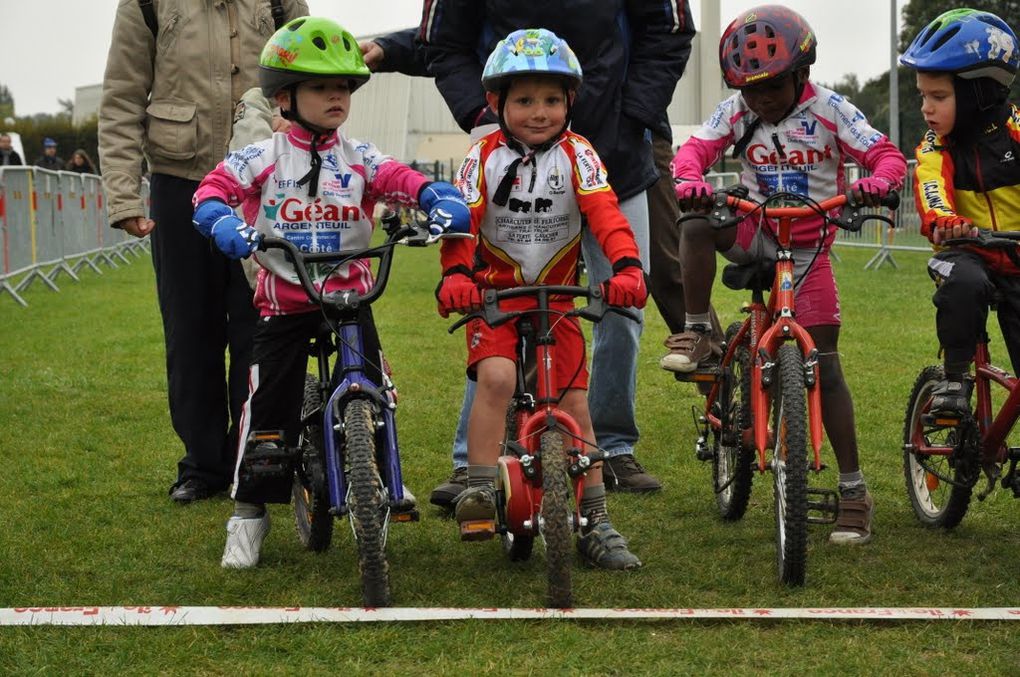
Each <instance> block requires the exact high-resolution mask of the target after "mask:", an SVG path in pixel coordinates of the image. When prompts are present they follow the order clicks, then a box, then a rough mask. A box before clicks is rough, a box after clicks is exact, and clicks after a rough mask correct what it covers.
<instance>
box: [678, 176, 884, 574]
mask: <svg viewBox="0 0 1020 677" xmlns="http://www.w3.org/2000/svg"><path fill="white" fill-rule="evenodd" d="M746 197H747V189H746V188H744V187H743V186H737V187H734V188H729V189H726V190H723V191H720V192H718V193H716V194H715V199H714V203H713V208H712V210H711V212H710V213H709V214H708V215H707V218H708V219H709V221H710V222H711V223H712V225H713V226H714V227H716V228H730V227H734V226H736V225H737V224H739V223H740V222H741V221H742V220H743V219H745V218H747V217H748V216H750V215H756V216H760V217H761V218H762V219H763V221H762V223H763V224H768V223H769V221H766V220H765V219H774V220H776V227H775V232H774V233H771V236H772V237H773V238H774V240H775V243H776V257H775V260H774V261H755V262H753V263H751V264H730V265H727V266H726V268H725V269H724V270H723V275H722V280H723V283H724V284H725V285H726V286H727V287H729V288H731V289H736V290H749V291H750V292H751V302H750V304H745V306H744V307H743V309H742V310H743V312H745V313H746V314H747V318H746V319H745V320H744V321H743V322H735V323H733V324H732V325H730V327H729V328H728V329H727V330H726V334H725V342H724V346H725V353H724V355H723V358H722V361H721V362H720V365H719V366H718V367H717V368H708V369H699V370H698V371H696V372H693V373H691V374H689V375H688V376H687V379H686V380H692V381H696V382H701V383H704V384H706V385H708V384H710V386H711V387H710V390H709V392H708V395H707V397H706V401H705V409H704V413H703V414H702V415H700V416H699V417H698V427H699V438H698V442H697V456H698V458H699V459H700V460H705V461H707V460H711V461H712V480H713V487H714V489H715V495H716V503H717V506H718V509H719V513H720V515H721V516H722V518H723V519H725V520H738V519H740V518H741V517H743V516H744V512H745V511H746V509H747V503H748V500H749V499H750V496H751V483H752V478H753V473H754V468H755V467H757V469H758V472H759V473H764V472H765V471H767V470H768V471H771V472H772V480H773V493H774V497H775V517H776V565H777V569H778V574H779V579H780V581H782V582H783V583H786V584H789V585H803V583H804V577H805V570H806V566H807V525H808V523H832V522H834V521H835V516H836V512H837V509H838V505H839V504H838V501H839V499H838V496H837V494H836V492H834V491H832V490H830V489H819V488H811V487H809V486H808V470H811V471H812V472H815V473H817V472H820V471H821V470H823V469H824V467H825V466H824V464H823V463H822V460H821V448H822V434H823V429H822V404H821V388H820V387H819V371H818V350H817V349H816V348H815V344H814V341H813V340H812V338H811V335H810V334H809V333H808V332H807V330H806V329H804V328H803V327H802V326H801V325H800V324H798V323H797V320H796V312H795V307H794V292H795V283H794V262H793V251H792V249H791V246H792V225H793V222H794V221H795V220H797V219H803V218H809V217H816V216H819V215H820V216H822V217H823V229H827V226H828V225H830V224H832V225H836V226H839V227H840V228H844V229H846V230H850V231H856V230H860V228H861V225H862V224H863V222H864V221H865V220H867V219H877V220H880V221H884V222H886V223H889V224H892V219H890V218H888V217H886V216H883V215H881V214H879V213H876V212H874V211H870V210H869V211H865V209H864V208H863V207H862V206H860V205H856V204H854V203H853V202H852V200H850V198H849V197H848V196H846V195H839V196H836V197H833V198H829V199H828V200H824V201H822V202H820V203H818V202H815V201H813V200H811V199H810V198H807V197H805V196H802V195H797V194H794V193H775V194H773V195H770V196H768V197H767V198H765V200H764V201H763V202H761V203H757V202H753V201H751V200H748V199H746ZM791 204H792V205H799V206H790V205H791ZM883 206H885V207H888V208H889V209H896V208H897V207H898V206H899V196H898V195H897V194H896V193H890V194H889V195H888V196H887V197H886V198H885V199H884V200H883ZM837 209H840V210H841V211H840V212H839V214H838V216H830V215H829V213H830V212H832V211H834V210H837ZM705 216H706V215H703V214H689V215H686V216H684V217H681V221H685V220H689V219H692V218H705ZM824 236H825V230H823V232H822V233H821V238H820V240H819V241H820V242H821V240H822V239H824ZM820 248H821V245H819V250H818V251H819V252H820V251H821V249H820ZM816 255H817V253H816ZM767 289H768V290H770V292H769V297H768V301H766V300H765V296H764V292H765V290H767ZM710 436H711V439H712V442H711V444H710V443H709V437H710ZM809 442H810V446H811V450H812V452H813V456H812V458H811V459H810V460H809V459H808V457H807V445H808V443H809ZM812 511H814V513H815V514H809V513H811V512H812ZM819 513H820V514H819Z"/></svg>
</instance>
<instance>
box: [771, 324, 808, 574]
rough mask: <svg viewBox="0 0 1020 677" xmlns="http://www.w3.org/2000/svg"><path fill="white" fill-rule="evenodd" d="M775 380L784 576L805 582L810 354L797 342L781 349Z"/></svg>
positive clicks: (779, 556) (775, 475)
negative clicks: (806, 372)
mask: <svg viewBox="0 0 1020 677" xmlns="http://www.w3.org/2000/svg"><path fill="white" fill-rule="evenodd" d="M777 360H778V364H777V366H776V378H775V380H774V381H773V383H772V389H773V397H772V413H773V419H772V426H773V434H774V435H775V444H774V449H773V452H772V454H773V455H772V480H773V487H774V493H775V511H776V564H777V567H778V570H779V572H778V573H779V580H780V581H782V582H783V583H786V584H787V585H803V584H804V573H805V568H806V565H807V434H806V432H807V431H806V428H807V426H806V415H805V414H806V411H805V410H806V403H805V398H804V359H803V356H802V355H801V354H800V349H799V348H798V347H797V345H796V344H794V343H784V344H783V345H782V346H780V347H779V353H778V355H777Z"/></svg>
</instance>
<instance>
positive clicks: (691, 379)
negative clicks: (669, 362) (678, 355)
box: [673, 365, 722, 384]
mask: <svg viewBox="0 0 1020 677" xmlns="http://www.w3.org/2000/svg"><path fill="white" fill-rule="evenodd" d="M721 375H722V368H721V367H719V366H718V365H715V366H710V367H699V368H698V369H695V370H694V371H688V372H679V371H674V372H673V378H675V379H676V380H677V381H683V382H685V383H708V384H712V383H715V382H716V381H718V380H719V377H720V376H721Z"/></svg>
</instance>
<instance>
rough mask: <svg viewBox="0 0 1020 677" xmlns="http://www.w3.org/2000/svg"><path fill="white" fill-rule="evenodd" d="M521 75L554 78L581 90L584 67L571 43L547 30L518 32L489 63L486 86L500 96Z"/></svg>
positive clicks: (484, 78) (502, 42)
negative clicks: (551, 76)
mask: <svg viewBox="0 0 1020 677" xmlns="http://www.w3.org/2000/svg"><path fill="white" fill-rule="evenodd" d="M517 75H554V76H559V77H561V78H563V79H564V80H565V81H566V83H567V86H568V88H569V89H577V88H578V87H580V86H581V77H582V76H581V63H580V62H579V61H578V60H577V56H576V55H575V54H574V50H572V49H570V45H568V44H567V41H566V40H564V39H563V38H561V37H559V36H558V35H556V34H555V33H553V32H552V31H549V30H546V29H544V28H524V29H521V30H517V31H514V32H513V33H511V34H510V35H508V36H506V37H505V38H503V39H502V40H500V41H499V43H498V44H497V45H496V48H495V49H493V50H492V54H490V55H489V58H488V60H487V61H486V62H485V70H483V71H482V85H483V86H484V87H485V89H487V90H488V91H490V92H499V91H500V90H501V89H503V86H504V85H506V84H507V83H508V81H509V79H510V78H512V77H514V76H517Z"/></svg>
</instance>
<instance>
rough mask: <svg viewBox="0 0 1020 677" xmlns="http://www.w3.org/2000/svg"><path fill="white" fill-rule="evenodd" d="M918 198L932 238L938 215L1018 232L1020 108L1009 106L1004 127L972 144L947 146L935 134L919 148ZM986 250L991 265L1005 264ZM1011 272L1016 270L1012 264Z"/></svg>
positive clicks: (923, 225)
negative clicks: (966, 219)
mask: <svg viewBox="0 0 1020 677" xmlns="http://www.w3.org/2000/svg"><path fill="white" fill-rule="evenodd" d="M916 157H917V170H916V172H915V173H914V199H915V201H916V203H917V211H918V213H919V214H920V215H921V232H922V233H924V234H925V235H926V236H929V237H930V231H931V226H932V223H933V222H934V221H935V219H936V218H938V217H939V216H952V215H959V216H965V217H967V218H969V219H971V220H972V221H973V222H974V224H975V225H976V226H978V227H979V228H990V229H992V230H1020V110H1018V109H1017V107H1016V106H1015V105H1012V106H1010V107H1009V115H1008V117H1007V119H1006V120H1004V121H1003V122H1002V123H995V124H993V125H991V126H990V127H989V128H988V129H986V130H984V133H982V134H980V135H979V138H978V139H977V140H976V141H975V142H974V143H971V144H966V145H959V146H956V145H953V144H952V143H951V142H949V143H947V142H946V141H945V140H943V138H942V137H940V136H938V135H937V134H935V132H933V131H931V130H928V133H927V134H925V135H924V138H923V139H921V143H920V144H919V145H918V147H917V151H916ZM990 254H991V255H990V256H988V255H986V252H982V255H983V256H985V258H986V259H988V260H989V262H994V263H997V264H998V263H1001V262H1002V261H1001V260H1000V258H1001V257H1000V256H999V254H1001V252H995V253H990ZM1008 269H1009V270H1011V271H1015V268H1014V267H1013V266H1012V265H1010V266H1009V267H1008Z"/></svg>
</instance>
